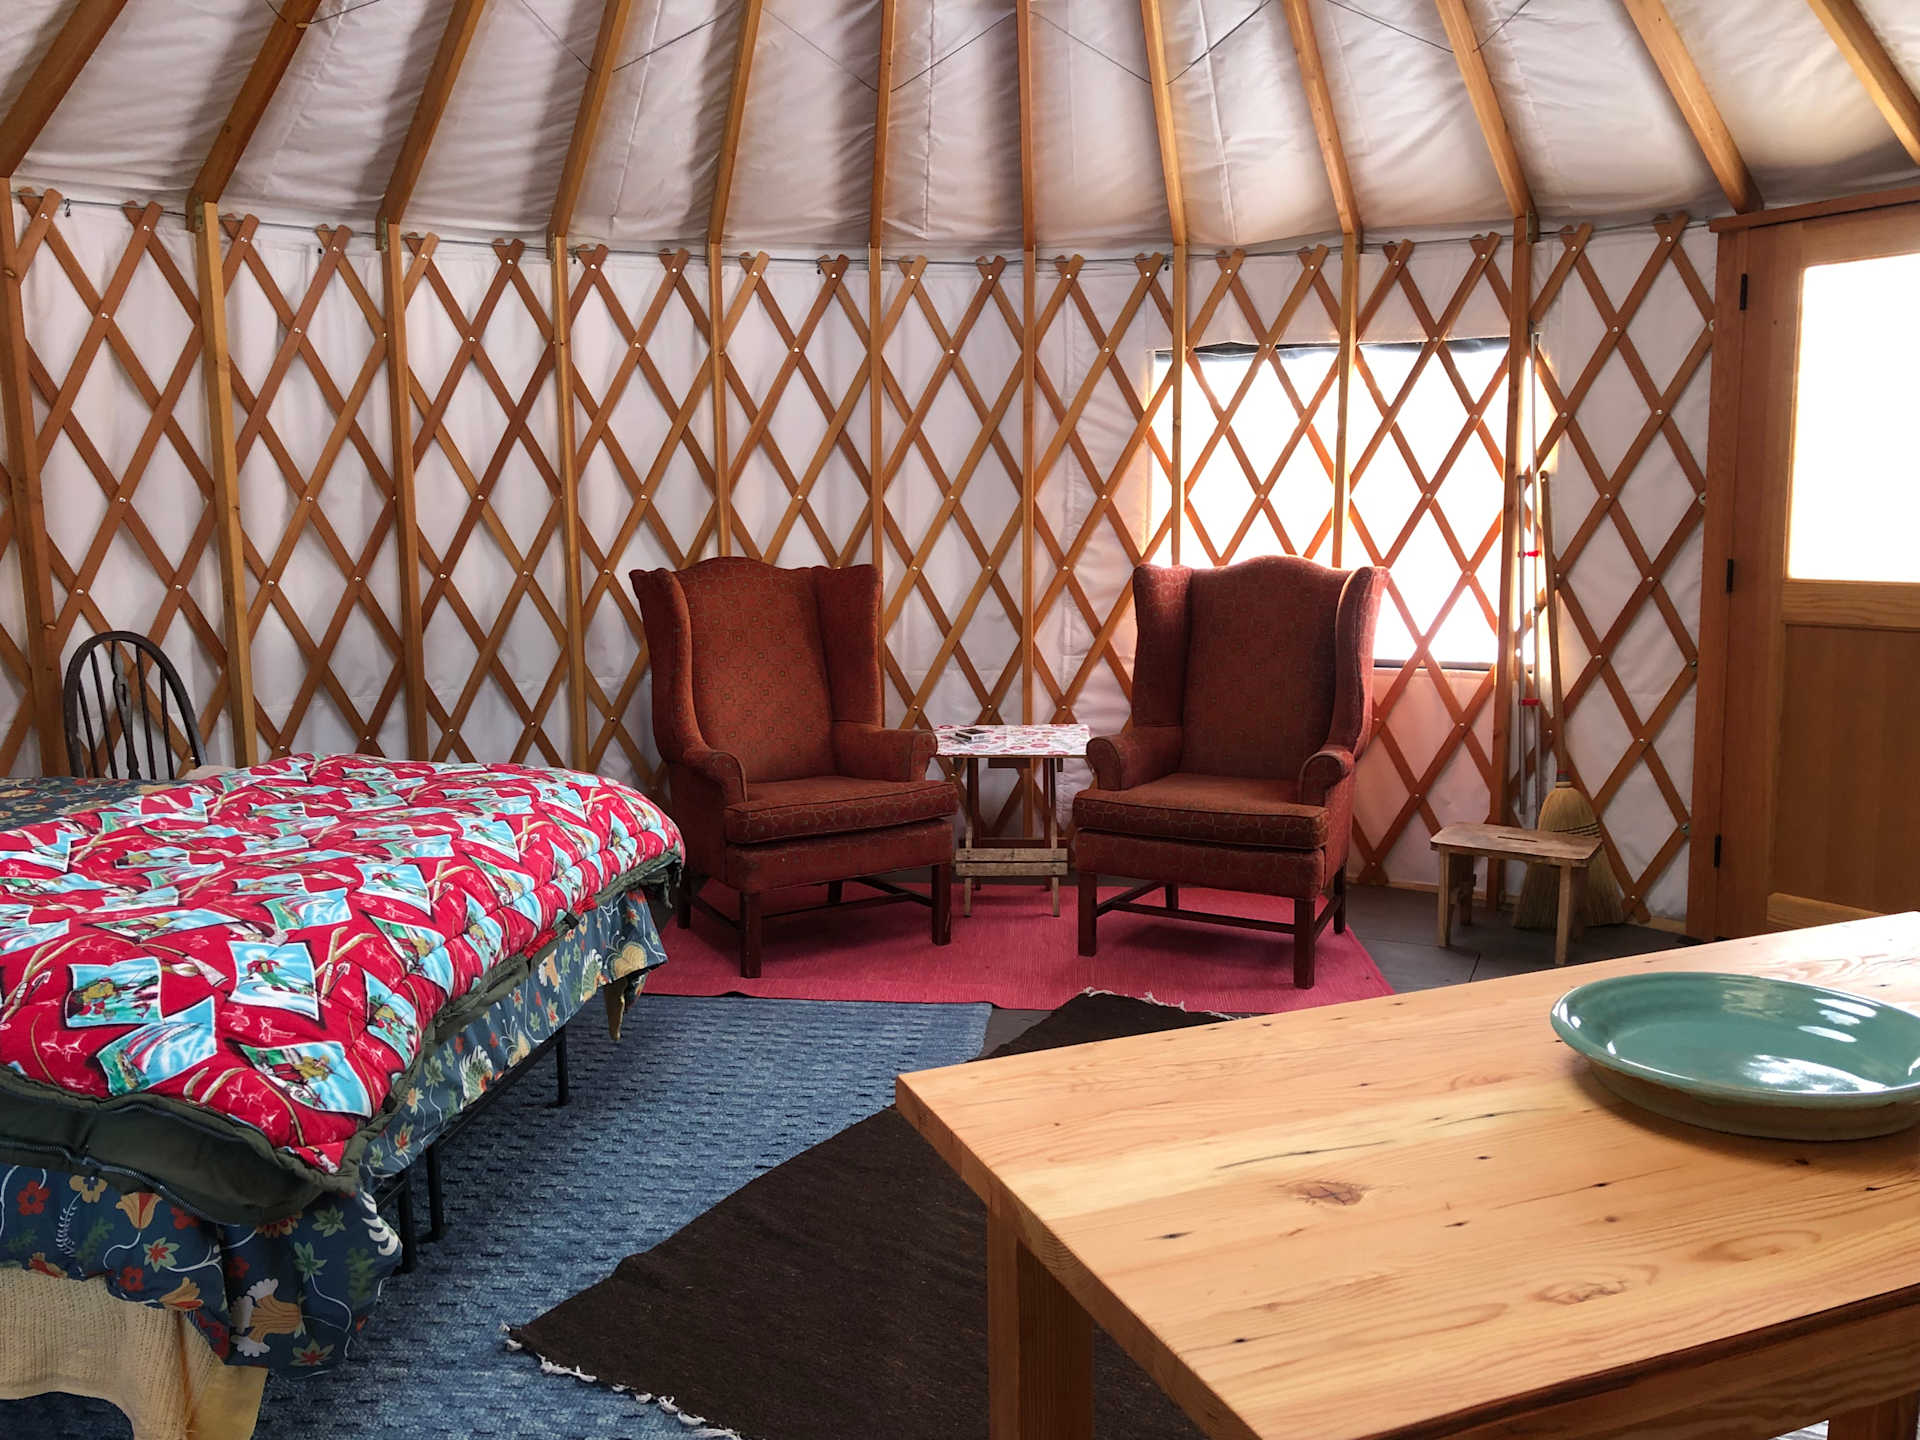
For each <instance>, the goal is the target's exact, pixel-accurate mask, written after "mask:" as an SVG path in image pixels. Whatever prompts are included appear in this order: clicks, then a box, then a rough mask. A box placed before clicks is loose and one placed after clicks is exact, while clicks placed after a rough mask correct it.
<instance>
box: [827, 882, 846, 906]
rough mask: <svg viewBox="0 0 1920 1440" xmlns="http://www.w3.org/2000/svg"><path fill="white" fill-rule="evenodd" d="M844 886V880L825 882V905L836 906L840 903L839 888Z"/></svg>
mask: <svg viewBox="0 0 1920 1440" xmlns="http://www.w3.org/2000/svg"><path fill="white" fill-rule="evenodd" d="M845 884H846V882H845V881H844V880H829V881H828V882H827V904H829V905H838V904H839V903H840V895H841V887H842V886H844V885H845Z"/></svg>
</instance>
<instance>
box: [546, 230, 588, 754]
mask: <svg viewBox="0 0 1920 1440" xmlns="http://www.w3.org/2000/svg"><path fill="white" fill-rule="evenodd" d="M552 245H553V254H552V257H551V259H550V260H549V262H548V270H549V272H550V275H551V277H552V282H553V288H552V299H551V305H552V309H553V317H552V320H553V376H554V399H555V401H556V403H557V404H558V406H559V417H558V418H559V424H558V426H557V429H556V439H557V441H558V446H559V451H560V454H559V457H558V458H559V462H560V463H559V465H558V467H557V468H558V470H559V473H560V553H561V555H562V557H563V559H564V560H565V562H566V567H567V573H566V578H565V582H564V594H565V597H566V599H565V603H566V617H567V736H568V742H567V743H568V753H569V755H570V757H571V758H570V759H569V761H568V763H569V764H570V765H572V766H573V768H574V769H576V770H585V769H587V768H588V754H587V640H586V622H585V620H584V619H583V618H582V616H581V608H580V607H581V602H580V476H579V469H578V457H577V456H576V454H575V453H574V440H573V293H572V292H573V286H572V284H571V275H572V269H571V266H572V263H573V257H572V256H571V255H569V254H568V253H567V237H566V236H565V235H555V236H554V237H553V239H552Z"/></svg>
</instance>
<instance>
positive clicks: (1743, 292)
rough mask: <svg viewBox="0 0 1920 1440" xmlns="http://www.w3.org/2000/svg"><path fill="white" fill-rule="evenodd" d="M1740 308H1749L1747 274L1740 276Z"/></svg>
mask: <svg viewBox="0 0 1920 1440" xmlns="http://www.w3.org/2000/svg"><path fill="white" fill-rule="evenodd" d="M1740 308H1741V309H1742V310H1744V309H1746V308H1747V277H1746V276H1745V275H1742V276H1741V277H1740Z"/></svg>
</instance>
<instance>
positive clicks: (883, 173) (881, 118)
mask: <svg viewBox="0 0 1920 1440" xmlns="http://www.w3.org/2000/svg"><path fill="white" fill-rule="evenodd" d="M899 8H900V7H899V0H880V67H879V70H878V71H877V72H876V74H875V77H874V89H875V91H877V92H878V99H877V101H876V102H875V113H874V122H873V192H872V196H871V198H870V199H869V200H868V201H867V248H868V249H869V250H872V251H875V252H878V251H879V249H880V239H881V235H882V233H883V232H884V231H885V229H886V202H887V149H888V147H887V132H888V130H889V129H890V128H891V127H892V122H893V48H894V35H895V32H896V29H897V22H898V17H899Z"/></svg>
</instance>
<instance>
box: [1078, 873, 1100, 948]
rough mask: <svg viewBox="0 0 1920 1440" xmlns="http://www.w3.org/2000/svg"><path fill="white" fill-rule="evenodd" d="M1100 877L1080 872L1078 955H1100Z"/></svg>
mask: <svg viewBox="0 0 1920 1440" xmlns="http://www.w3.org/2000/svg"><path fill="white" fill-rule="evenodd" d="M1099 909H1100V877H1099V876H1098V875H1089V874H1088V873H1087V872H1086V871H1084V870H1082V871H1081V872H1080V953H1081V954H1082V955H1098V954H1099V953H1100V934H1099V930H1098V925H1099V922H1100V916H1099V913H1098V912H1099Z"/></svg>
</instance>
